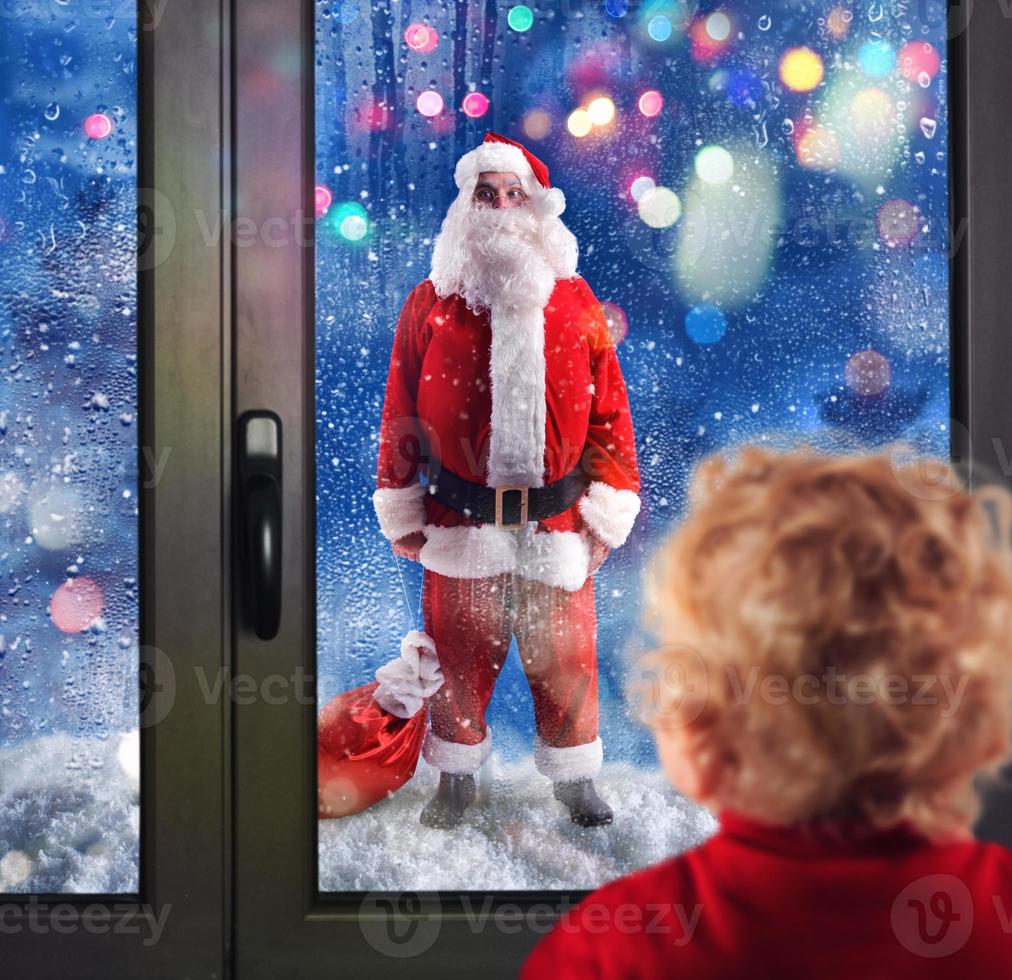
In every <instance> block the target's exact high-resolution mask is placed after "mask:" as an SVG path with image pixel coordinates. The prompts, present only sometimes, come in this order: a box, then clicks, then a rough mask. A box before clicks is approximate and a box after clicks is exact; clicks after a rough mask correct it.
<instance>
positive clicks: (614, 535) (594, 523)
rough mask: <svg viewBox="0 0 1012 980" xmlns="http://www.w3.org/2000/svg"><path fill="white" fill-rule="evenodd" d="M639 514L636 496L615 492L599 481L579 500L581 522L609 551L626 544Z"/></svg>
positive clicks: (630, 493)
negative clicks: (585, 524)
mask: <svg viewBox="0 0 1012 980" xmlns="http://www.w3.org/2000/svg"><path fill="white" fill-rule="evenodd" d="M639 512H640V498H639V495H638V494H635V493H633V491H632V490H616V489H615V487H613V486H610V485H609V484H607V483H602V482H601V481H600V480H595V481H594V482H593V483H591V485H590V486H589V487H588V488H587V492H586V493H585V494H584V495H583V496H582V497H581V498H580V514H581V515H582V517H583V519H584V521H586V523H587V525H588V527H589V528H590V529H591V531H593V532H594V534H595V535H596V536H597V537H598V538H600V539H601V540H602V541H603V542H604V543H605V544H606V545H608V546H609V547H610V548H618V547H620V546H621V545H623V544H625V539H626V538H628V537H629V532H630V531H631V530H632V526H633V524H635V523H636V515H637V514H638V513H639Z"/></svg>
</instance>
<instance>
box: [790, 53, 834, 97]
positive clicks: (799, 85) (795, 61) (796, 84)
mask: <svg viewBox="0 0 1012 980" xmlns="http://www.w3.org/2000/svg"><path fill="white" fill-rule="evenodd" d="M823 74H824V69H823V67H822V58H820V57H819V56H818V55H817V54H816V53H815V52H814V51H813V50H812V49H811V48H806V47H800V48H791V49H790V50H789V51H787V52H785V53H784V56H783V57H782V58H781V59H780V81H782V82H783V83H784V85H786V86H787V88H789V89H791V91H793V92H811V91H812V89H814V88H817V87H818V86H819V84H820V83H821V82H822V78H823Z"/></svg>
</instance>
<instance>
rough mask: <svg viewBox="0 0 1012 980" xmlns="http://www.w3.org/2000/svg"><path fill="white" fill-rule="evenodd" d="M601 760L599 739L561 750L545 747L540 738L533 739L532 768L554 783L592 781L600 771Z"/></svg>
mask: <svg viewBox="0 0 1012 980" xmlns="http://www.w3.org/2000/svg"><path fill="white" fill-rule="evenodd" d="M603 760H604V747H603V746H602V745H601V739H600V738H596V739H594V741H593V742H585V743H584V744H583V745H567V746H564V747H562V748H556V747H555V746H554V745H546V744H545V743H544V742H543V741H541V737H540V736H535V738H534V768H535V769H537V770H538V772H540V773H541V775H542V776H547V777H548V778H549V779H551V780H552V781H553V782H556V783H565V782H572V781H573V780H575V779H586V778H588V777H589V778H591V779H593V778H594V776H596V775H597V774H598V773H599V772H600V771H601V765H602V762H603Z"/></svg>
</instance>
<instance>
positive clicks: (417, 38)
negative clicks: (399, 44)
mask: <svg viewBox="0 0 1012 980" xmlns="http://www.w3.org/2000/svg"><path fill="white" fill-rule="evenodd" d="M404 41H405V43H406V44H407V46H408V47H409V48H411V50H412V51H417V52H418V53H419V54H428V53H429V52H430V51H434V50H435V48H436V45H437V44H438V43H439V35H438V34H437V33H436V30H435V28H432V27H429V25H428V24H411V25H410V26H409V27H408V29H407V30H406V31H405V32H404Z"/></svg>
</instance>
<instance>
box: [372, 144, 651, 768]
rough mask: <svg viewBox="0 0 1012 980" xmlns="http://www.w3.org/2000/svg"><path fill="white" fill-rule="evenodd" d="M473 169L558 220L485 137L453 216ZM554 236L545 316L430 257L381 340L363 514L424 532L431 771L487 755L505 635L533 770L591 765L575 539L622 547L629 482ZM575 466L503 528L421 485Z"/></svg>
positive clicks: (569, 252)
mask: <svg viewBox="0 0 1012 980" xmlns="http://www.w3.org/2000/svg"><path fill="white" fill-rule="evenodd" d="M483 171H504V172H513V173H516V174H517V175H518V176H519V177H520V178H521V181H522V183H523V186H524V190H525V191H526V192H527V193H528V194H530V195H536V194H541V195H543V197H542V199H541V200H542V202H544V201H545V199H546V198H547V200H548V201H549V202H550V207H551V208H552V209H553V210H554V211H555V213H556V215H557V214H558V213H561V211H562V209H563V207H564V198H563V197H562V192H561V191H560V190H559V189H558V188H551V187H549V186H548V181H547V169H546V168H544V165H543V164H541V162H540V161H537V159H536V158H534V157H532V156H531V155H530V154H529V153H527V151H526V150H524V149H523V148H522V147H519V145H517V144H513V143H510V142H505V141H503V140H502V138H501V137H495V136H494V134H490V135H489V136H488V137H486V142H484V143H482V144H481V145H480V146H479V147H477V148H476V149H475V150H472V151H471V152H470V153H468V154H466V155H465V156H464V157H463V158H462V159H461V161H460V163H459V164H458V166H457V170H456V174H455V178H456V183H457V186H458V187H459V188H460V195H459V197H458V199H457V204H456V205H455V206H458V207H464V206H467V204H468V202H470V200H471V196H472V194H473V191H474V187H475V184H476V182H477V177H478V174H479V173H481V172H483ZM559 224H560V225H561V222H560V223H559ZM566 234H567V235H568V232H567V233H566ZM569 238H570V239H571V240H572V247H571V249H570V248H568V247H567V248H566V249H564V250H563V251H564V252H565V253H566V254H563V255H562V256H559V257H557V258H558V263H559V266H558V269H559V271H560V272H561V273H562V274H561V275H557V276H556V278H555V283H554V288H551V294H550V297H549V299H548V302H547V303H546V304H545V305H544V307H543V308H540V309H537V308H527V309H523V308H511V309H506V308H500V309H495V308H493V309H491V310H487V309H479V310H477V311H475V310H473V309H471V308H470V307H469V305H468V304H467V302H465V300H464V298H463V297H462V296H460V295H459V294H457V293H455V292H452V291H451V290H452V288H453V283H452V281H441V279H442V280H445V279H447V278H448V277H447V276H445V275H443V273H444V270H442V269H440V268H439V267H438V263H437V262H435V261H434V265H433V273H432V275H431V276H430V277H429V278H427V279H425V280H424V281H423V282H421V283H420V284H419V285H418V286H416V287H415V288H414V289H413V290H412V291H411V293H410V294H409V295H408V297H407V299H406V301H405V303H404V306H403V308H402V310H401V313H400V316H399V318H398V322H397V327H396V331H395V334H394V340H393V347H392V351H391V356H390V368H389V375H388V380H387V385H386V394H385V401H384V405H383V414H382V421H381V429H380V448H379V460H378V472H377V484H378V488H377V490H376V492H375V494H374V496H373V503H374V505H375V509H376V513H377V516H378V518H379V523H380V527H381V530H382V532H383V534H384V535H385V536H386V537H387V538H388V539H389V540H391V541H393V540H396V539H398V538H400V537H403V536H405V535H408V534H411V533H412V532H416V531H422V532H423V533H424V536H425V543H424V545H423V546H422V548H421V552H420V554H419V560H420V562H421V564H422V565H423V566H424V568H425V573H424V583H423V589H424V592H423V595H424V611H425V630H426V632H427V633H428V634H429V635H430V636H432V638H433V639H434V640H435V644H436V650H437V655H438V656H439V660H440V664H441V665H442V669H443V676H444V685H443V689H442V690H441V691H440V693H439V695H437V696H436V697H435V698H433V699H432V701H431V703H430V711H431V722H432V724H431V729H430V731H429V732H428V733H427V736H426V741H425V745H424V747H423V754H424V755H425V757H426V759H427V760H428V761H429V762H430V763H432V764H434V765H435V766H437V767H438V768H440V769H441V770H443V771H445V772H458V773H459V772H472V771H474V770H476V769H477V768H479V767H480V765H481V764H482V763H483V762H484V761H485V759H486V758H487V756H488V753H489V751H490V748H491V732H490V730H489V729H488V727H487V726H486V724H485V720H484V711H485V707H486V705H487V704H488V701H489V698H490V697H491V693H492V688H493V686H494V684H495V679H496V677H497V676H498V673H499V670H500V669H501V667H502V664H503V661H504V659H505V656H506V653H507V650H508V648H509V640H510V635H511V634H515V635H516V637H517V643H518V647H519V648H520V654H521V660H522V662H523V665H524V668H525V670H526V672H527V676H528V679H529V681H530V684H531V690H532V695H533V698H534V708H535V722H536V726H537V739H536V741H535V752H534V755H535V763H536V765H537V767H538V769H539V770H540V771H541V772H542V773H544V774H545V775H547V776H549V777H550V778H552V779H574V778H579V777H581V776H587V775H594V774H595V773H596V772H597V771H598V770H599V769H600V765H601V758H602V750H601V742H600V739H599V738H598V735H597V672H596V656H595V637H596V624H595V609H594V594H593V579H592V578H591V577H590V576H589V575H588V566H589V560H590V549H589V546H588V542H587V540H586V538H585V533H586V532H587V531H589V532H590V534H592V535H594V536H596V537H597V538H598V539H599V540H600V541H602V542H604V543H605V544H607V545H608V546H610V547H612V548H616V547H619V546H620V545H621V544H623V543H624V542H625V540H626V538H627V537H628V535H629V533H630V531H631V529H632V526H633V523H634V521H635V519H636V516H637V513H638V511H639V506H640V501H639V475H638V471H637V463H636V451H635V444H634V434H633V426H632V420H631V417H630V412H629V401H628V396H627V393H626V388H625V383H624V381H623V377H622V371H621V368H620V367H619V362H618V358H617V356H616V352H615V345H614V342H613V340H612V338H611V335H610V332H609V330H608V325H607V323H606V321H605V317H604V313H603V311H602V309H601V305H600V303H599V302H598V300H597V299H596V298H595V296H594V294H593V292H592V291H591V289H590V287H589V286H588V284H587V283H586V282H585V281H584V280H583V279H582V278H581V277H580V276H578V275H577V274H576V252H577V250H576V246H575V239H572V236H569ZM437 251H438V249H437ZM574 467H579V468H580V469H581V470H582V472H583V474H584V476H585V478H586V487H585V489H584V490H583V492H582V495H580V496H579V497H578V499H576V500H575V502H574V503H573V504H572V505H571V506H569V507H568V508H567V509H565V510H563V511H562V512H560V513H557V514H555V515H554V516H550V517H547V518H545V519H543V520H530V521H527V522H526V523H525V524H524V525H523V526H522V527H520V528H519V529H508V528H504V527H501V526H497V525H496V523H495V522H494V521H485V522H482V521H480V520H477V519H475V518H474V517H473V516H469V515H468V514H466V513H462V512H461V511H459V510H456V509H453V508H451V507H448V506H446V505H444V504H443V503H441V502H440V500H438V499H436V497H435V496H434V494H433V492H432V491H433V487H434V486H438V480H439V474H440V472H442V471H444V470H449V471H451V473H452V474H456V475H457V476H459V477H463V478H465V479H467V480H470V481H472V482H475V483H480V484H482V485H484V486H487V487H496V486H503V485H523V486H527V487H543V486H545V485H547V484H550V483H553V482H554V481H556V480H558V479H560V478H561V477H563V476H565V475H566V474H569V473H570V471H572V470H573V469H574ZM420 475H425V476H426V478H427V483H422V482H419V476H420ZM581 532H584V533H581Z"/></svg>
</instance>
